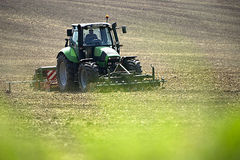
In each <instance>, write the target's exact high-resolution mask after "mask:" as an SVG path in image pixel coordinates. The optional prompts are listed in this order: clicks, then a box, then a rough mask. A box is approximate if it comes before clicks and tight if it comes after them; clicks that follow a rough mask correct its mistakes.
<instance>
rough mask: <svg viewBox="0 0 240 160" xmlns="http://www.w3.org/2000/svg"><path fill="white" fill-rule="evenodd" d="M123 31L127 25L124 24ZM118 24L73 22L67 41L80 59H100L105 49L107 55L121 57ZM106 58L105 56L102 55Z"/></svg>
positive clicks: (68, 31)
mask: <svg viewBox="0 0 240 160" xmlns="http://www.w3.org/2000/svg"><path fill="white" fill-rule="evenodd" d="M122 28H123V33H126V27H125V26H123V27H122ZM116 29H117V24H116V23H113V24H112V25H111V24H109V23H104V22H100V23H84V24H72V29H68V30H67V36H68V37H69V39H67V43H66V45H65V47H67V46H70V47H72V48H73V49H74V52H75V53H76V55H77V58H78V60H79V61H80V60H82V59H86V58H93V59H94V60H96V61H98V59H99V57H100V56H102V53H100V52H102V51H103V50H104V51H105V53H106V54H107V55H109V54H111V55H112V56H114V55H116V56H117V57H119V54H120V44H119V40H118V36H117V31H116ZM102 58H105V57H102Z"/></svg>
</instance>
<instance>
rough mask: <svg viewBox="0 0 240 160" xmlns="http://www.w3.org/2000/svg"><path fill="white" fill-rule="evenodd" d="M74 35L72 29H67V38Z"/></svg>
mask: <svg viewBox="0 0 240 160" xmlns="http://www.w3.org/2000/svg"><path fill="white" fill-rule="evenodd" d="M72 35H73V33H72V29H67V36H69V37H71V36H72Z"/></svg>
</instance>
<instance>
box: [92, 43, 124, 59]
mask: <svg viewBox="0 0 240 160" xmlns="http://www.w3.org/2000/svg"><path fill="white" fill-rule="evenodd" d="M94 56H95V57H96V58H97V59H98V61H101V62H106V63H107V62H108V60H109V59H120V55H119V54H118V52H117V51H116V50H114V49H113V48H110V47H95V49H94Z"/></svg>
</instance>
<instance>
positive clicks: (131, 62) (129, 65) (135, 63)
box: [123, 59, 142, 75]
mask: <svg viewBox="0 0 240 160" xmlns="http://www.w3.org/2000/svg"><path fill="white" fill-rule="evenodd" d="M123 66H124V67H126V69H127V70H128V71H130V72H134V73H135V74H138V75H139V74H142V66H141V64H140V62H139V60H136V59H128V60H126V61H125V62H124V63H123Z"/></svg>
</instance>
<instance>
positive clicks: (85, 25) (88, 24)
mask: <svg viewBox="0 0 240 160" xmlns="http://www.w3.org/2000/svg"><path fill="white" fill-rule="evenodd" d="M78 25H79V24H72V26H73V27H74V28H76V27H77V26H78ZM110 25H111V24H110V23H106V22H97V23H80V26H81V27H82V28H84V27H108V26H110Z"/></svg>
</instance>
